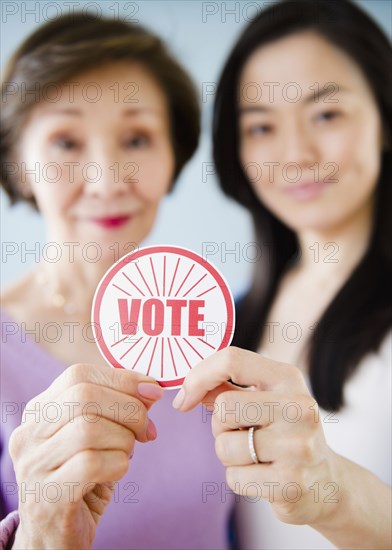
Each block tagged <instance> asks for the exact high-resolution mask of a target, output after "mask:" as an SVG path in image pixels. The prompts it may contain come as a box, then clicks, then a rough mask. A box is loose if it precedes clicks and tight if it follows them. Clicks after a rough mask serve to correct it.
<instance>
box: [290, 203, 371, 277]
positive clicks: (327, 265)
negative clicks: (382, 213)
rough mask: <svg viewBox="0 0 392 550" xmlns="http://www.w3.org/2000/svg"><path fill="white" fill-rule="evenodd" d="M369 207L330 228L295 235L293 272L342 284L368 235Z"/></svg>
mask: <svg viewBox="0 0 392 550" xmlns="http://www.w3.org/2000/svg"><path fill="white" fill-rule="evenodd" d="M372 212H373V208H372V204H370V203H369V204H367V205H366V206H365V207H364V208H363V210H362V211H361V212H357V213H356V215H355V216H352V217H351V218H350V219H347V220H345V221H344V223H341V224H339V225H336V226H334V227H333V228H328V230H324V231H303V232H299V233H298V234H297V237H298V241H299V246H300V251H301V257H300V260H299V262H298V265H297V267H296V270H297V271H301V272H307V273H312V275H313V276H314V277H315V278H316V279H317V278H320V279H324V280H325V279H327V278H330V277H333V278H334V279H335V282H336V281H337V280H340V281H342V280H344V279H346V278H347V276H348V275H349V274H350V273H351V272H352V270H353V269H354V268H355V267H356V265H357V264H358V263H359V262H360V260H361V259H362V257H363V256H364V254H365V252H366V250H367V248H368V245H369V240H370V235H371V231H372V219H373V216H372Z"/></svg>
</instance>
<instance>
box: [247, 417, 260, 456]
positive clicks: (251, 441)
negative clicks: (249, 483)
mask: <svg viewBox="0 0 392 550" xmlns="http://www.w3.org/2000/svg"><path fill="white" fill-rule="evenodd" d="M255 428H256V426H251V427H250V428H249V429H248V447H249V454H250V457H251V459H252V460H253V462H254V463H255V464H260V460H259V459H258V457H257V453H256V449H255V440H254V437H255V436H254V434H255Z"/></svg>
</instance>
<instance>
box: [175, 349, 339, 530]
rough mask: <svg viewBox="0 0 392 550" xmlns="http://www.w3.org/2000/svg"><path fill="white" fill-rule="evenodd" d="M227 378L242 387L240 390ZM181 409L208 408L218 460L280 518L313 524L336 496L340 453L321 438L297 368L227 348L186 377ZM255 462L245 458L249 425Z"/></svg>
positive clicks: (234, 481)
mask: <svg viewBox="0 0 392 550" xmlns="http://www.w3.org/2000/svg"><path fill="white" fill-rule="evenodd" d="M228 380H231V381H232V382H234V383H236V384H240V385H241V386H247V387H248V388H246V389H244V388H239V387H236V386H234V385H233V384H231V383H229V382H228ZM183 390H184V393H181V390H180V395H179V397H178V400H177V402H176V403H175V404H178V403H179V402H180V401H181V399H182V398H183V399H184V400H183V401H182V404H181V405H180V410H182V411H187V410H189V409H191V408H193V407H194V406H195V405H196V404H197V403H199V402H203V403H204V404H205V405H206V406H207V407H209V408H210V409H212V431H213V434H214V436H215V448H216V453H217V455H218V458H219V459H220V460H221V462H222V464H224V465H225V466H226V467H227V483H228V485H229V486H230V488H231V489H232V490H233V491H234V492H235V493H238V494H242V495H245V496H247V497H252V498H256V497H259V498H263V499H266V500H268V501H269V502H270V503H271V505H272V506H273V508H274V511H275V513H276V515H277V516H278V518H279V519H280V520H281V521H284V522H286V523H293V524H305V523H307V524H316V523H318V522H320V521H324V520H325V519H326V518H327V517H328V515H329V514H331V513H333V511H334V509H336V507H337V505H338V502H339V498H340V490H339V489H340V484H341V480H340V478H339V473H338V472H339V468H338V466H337V465H338V457H337V455H336V454H335V453H333V452H332V450H331V449H330V448H329V447H328V445H327V444H326V442H325V438H324V433H323V429H322V425H321V423H320V421H319V413H318V408H317V404H316V402H315V400H314V399H313V398H312V397H311V395H310V394H309V391H308V389H307V387H306V384H305V381H304V378H303V376H302V374H301V372H300V371H299V369H297V368H296V367H293V366H291V365H287V364H283V363H278V362H276V361H272V360H269V359H266V358H264V357H262V356H260V355H259V354H257V353H253V352H250V351H245V350H242V349H239V348H235V347H230V348H226V349H224V350H222V351H220V352H218V353H216V354H214V355H213V356H211V357H209V358H208V359H206V360H205V361H203V362H202V363H200V364H199V365H198V366H197V367H196V368H194V369H193V370H192V371H191V372H189V374H188V375H187V377H186V379H185V383H184V385H183ZM250 426H257V429H255V431H254V447H255V451H256V454H257V458H258V460H259V461H260V462H261V463H260V464H255V463H254V462H253V460H252V458H251V455H250V451H249V446H248V430H247V428H249V427H250Z"/></svg>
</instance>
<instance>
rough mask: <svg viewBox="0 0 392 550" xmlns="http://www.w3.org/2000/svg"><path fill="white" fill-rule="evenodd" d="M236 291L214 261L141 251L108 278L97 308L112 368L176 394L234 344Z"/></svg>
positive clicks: (177, 251)
mask: <svg viewBox="0 0 392 550" xmlns="http://www.w3.org/2000/svg"><path fill="white" fill-rule="evenodd" d="M234 318H235V310H234V301H233V297H232V295H231V292H230V289H229V287H228V285H227V283H226V281H225V279H224V278H223V276H222V275H221V274H220V273H219V272H218V271H217V269H216V268H215V267H214V266H212V265H211V263H210V262H208V261H207V260H205V259H204V258H202V257H201V256H199V255H198V254H196V253H195V252H192V251H191V250H188V249H185V248H180V247H176V246H151V247H145V248H140V249H138V250H137V251H135V252H132V253H130V254H127V255H126V256H124V257H122V258H121V259H120V260H119V261H118V262H117V263H116V264H114V265H113V266H112V267H111V268H110V269H109V270H108V271H107V273H106V274H105V275H104V277H103V278H102V280H101V282H100V283H99V285H98V287H97V290H96V292H95V296H94V301H93V306H92V324H93V331H94V337H95V340H96V342H97V345H98V347H99V350H100V352H101V353H102V355H103V357H104V358H105V360H106V361H107V362H108V363H109V365H111V366H113V367H119V368H125V369H128V370H134V371H136V372H139V373H142V374H145V375H147V376H152V377H153V378H155V379H156V380H157V381H158V382H159V383H160V385H161V386H164V387H166V388H171V389H175V388H178V387H180V386H181V385H182V383H183V381H184V378H185V376H186V375H187V373H188V372H189V370H190V369H192V368H193V367H194V366H195V365H196V364H197V363H199V362H200V361H202V360H203V359H205V358H206V357H208V356H209V355H211V354H212V353H214V352H216V351H218V350H220V349H222V348H225V347H227V346H229V345H230V342H231V340H232V337H233V333H234Z"/></svg>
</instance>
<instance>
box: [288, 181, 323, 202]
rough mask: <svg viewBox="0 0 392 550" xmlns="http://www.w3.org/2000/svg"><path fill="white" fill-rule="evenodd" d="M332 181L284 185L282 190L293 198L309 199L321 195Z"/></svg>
mask: <svg viewBox="0 0 392 550" xmlns="http://www.w3.org/2000/svg"><path fill="white" fill-rule="evenodd" d="M331 183H332V182H330V181H318V182H313V181H312V182H308V183H302V184H300V185H291V186H288V187H284V188H283V189H282V190H283V192H284V193H286V194H287V195H289V196H290V197H291V198H293V199H295V200H299V201H305V200H308V199H312V198H316V197H318V196H319V195H321V194H322V193H323V191H324V189H325V188H326V187H328V186H329V185H330V184H331Z"/></svg>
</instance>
